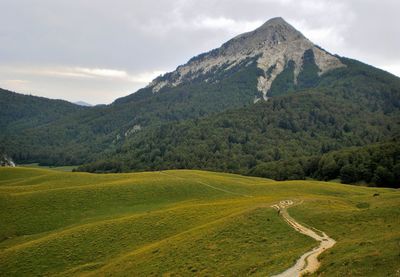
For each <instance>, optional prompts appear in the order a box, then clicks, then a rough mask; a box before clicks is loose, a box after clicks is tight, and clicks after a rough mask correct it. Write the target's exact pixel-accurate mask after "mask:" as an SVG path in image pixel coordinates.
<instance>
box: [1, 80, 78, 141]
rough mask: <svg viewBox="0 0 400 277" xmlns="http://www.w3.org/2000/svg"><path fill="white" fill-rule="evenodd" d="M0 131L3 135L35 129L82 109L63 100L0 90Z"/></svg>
mask: <svg viewBox="0 0 400 277" xmlns="http://www.w3.org/2000/svg"><path fill="white" fill-rule="evenodd" d="M0 107H1V109H0V129H1V130H2V135H4V133H8V132H10V133H14V132H15V131H18V130H26V129H29V128H35V127H37V126H40V125H43V124H49V123H51V122H54V121H57V120H59V119H61V118H63V117H65V116H68V115H69V114H72V113H74V112H78V111H82V110H83V108H81V107H79V106H77V105H74V104H72V103H70V102H67V101H64V100H53V99H48V98H44V97H37V96H32V95H23V94H19V93H15V92H12V91H9V90H5V89H1V88H0Z"/></svg>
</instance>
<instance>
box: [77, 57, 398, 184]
mask: <svg viewBox="0 0 400 277" xmlns="http://www.w3.org/2000/svg"><path fill="white" fill-rule="evenodd" d="M358 65H359V64H357V63H356V64H355V67H354V68H353V73H354V74H351V75H347V76H340V72H341V71H339V70H338V71H336V72H334V73H332V74H331V75H329V74H328V75H327V76H326V77H325V78H326V79H325V80H324V82H326V84H332V83H334V84H335V85H334V86H329V85H326V86H319V87H317V88H314V89H307V90H302V91H296V92H292V93H288V94H286V95H282V96H275V97H273V98H271V99H270V100H269V101H268V102H260V103H257V104H255V105H252V106H248V107H244V108H240V109H234V110H229V111H226V112H223V113H220V114H218V115H215V116H210V117H207V118H203V119H195V120H186V121H181V122H172V123H165V124H161V125H158V126H154V127H152V128H146V129H143V130H140V131H138V132H135V133H132V134H130V135H129V136H127V137H126V138H125V141H124V143H123V144H121V146H120V147H118V148H117V149H116V151H115V152H114V153H109V154H106V155H104V156H103V158H102V159H99V160H97V161H96V162H94V163H90V164H86V165H84V166H81V167H80V168H79V170H83V171H90V172H123V171H132V170H134V171H141V170H161V169H171V168H198V169H208V170H216V171H228V172H236V173H242V174H252V175H257V176H266V177H272V178H274V179H293V178H298V179H299V178H300V179H301V178H305V177H313V178H319V179H326V178H331V179H334V178H338V177H339V178H342V177H343V176H344V175H343V176H342V177H340V176H338V175H335V176H334V174H332V175H329V176H328V177H327V176H325V175H324V174H322V173H318V174H319V175H317V174H316V173H315V172H309V170H308V169H305V168H302V167H301V166H300V165H296V166H295V167H293V170H294V172H296V170H295V169H296V168H297V169H299V170H298V174H297V173H296V174H294V173H293V174H292V173H290V174H289V173H288V175H287V176H285V175H280V173H279V174H278V173H277V172H282V171H279V170H277V171H275V174H272V171H268V170H266V169H265V168H266V167H268V166H271V167H274V168H276V167H277V166H280V165H281V164H284V163H285V162H287V163H289V164H292V163H293V159H294V158H296V157H302V160H304V159H306V160H307V159H308V158H309V157H314V158H315V157H321V155H325V154H326V153H331V152H332V151H335V150H340V149H343V148H346V147H351V146H365V145H369V144H373V143H377V142H382V141H389V140H391V139H393V138H394V137H396V136H398V135H399V134H400V126H399V123H400V113H399V108H400V102H399V99H400V86H399V85H398V80H397V79H394V78H393V79H392V78H388V79H385V76H386V75H385V74H376V71H373V70H365V68H366V67H362V66H360V67H358V68H357V66H358ZM342 72H343V71H342ZM347 74H348V73H347ZM331 78H332V79H333V78H337V79H338V80H337V81H335V82H329V81H328V80H329V79H331ZM382 78H383V79H382ZM393 144H396V142H393ZM385 146H387V144H384V147H385ZM332 153H333V152H332ZM277 161H280V163H279V162H278V163H277ZM266 165H267V166H266ZM300 168H301V170H300ZM385 168H386V169H387V170H389V171H390V172H392V174H394V171H393V170H395V169H396V167H395V166H394V164H393V166H387V167H385ZM348 169H349V167H345V169H343V172H345V171H346V170H348ZM293 170H292V169H291V171H289V172H293ZM379 170H381V168H380V169H379ZM340 171H341V168H340V169H339V171H338V172H340ZM374 172H375V169H374V171H372V173H374ZM393 176H394V175H393ZM354 178H355V180H352V179H351V178H350V179H349V178H347V179H346V178H344V179H343V180H344V181H346V182H358V181H364V182H366V183H376V184H378V185H379V184H380V182H379V181H378V179H376V178H375V179H374V178H372V177H371V178H367V177H362V179H360V178H361V177H354ZM390 184H391V186H393V180H392V181H390Z"/></svg>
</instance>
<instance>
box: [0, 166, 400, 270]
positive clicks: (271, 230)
mask: <svg viewBox="0 0 400 277" xmlns="http://www.w3.org/2000/svg"><path fill="white" fill-rule="evenodd" d="M285 199H291V200H293V201H297V202H298V203H299V205H297V206H294V207H292V208H289V209H288V211H289V213H290V214H291V215H292V216H293V218H295V219H297V220H298V221H299V222H301V223H302V224H304V225H305V226H312V227H315V228H317V229H319V230H322V231H324V232H325V233H327V234H328V235H329V236H330V237H332V238H333V239H335V240H336V242H337V243H336V245H335V246H334V247H333V248H332V249H330V250H328V251H326V252H325V253H324V254H322V256H321V259H322V264H321V267H320V269H319V270H318V272H317V274H319V273H321V274H324V275H329V276H332V275H340V276H344V275H351V276H367V275H369V276H377V275H380V276H382V275H383V276H387V275H389V276H393V275H394V274H395V272H398V270H399V267H398V244H399V241H400V236H399V234H400V229H399V225H398V224H397V223H396V222H395V219H396V218H399V216H400V214H399V210H398V208H397V207H398V206H399V205H400V193H399V192H398V191H396V190H393V189H379V188H366V187H355V186H344V185H341V184H335V183H326V182H316V181H285V182H276V181H272V180H268V179H261V178H254V177H243V176H240V175H232V174H225V173H212V172H204V171H190V170H174V171H161V172H152V173H130V174H107V175H94V174H88V173H65V172H59V171H52V170H43V169H31V168H1V169H0V240H1V242H0V275H2V276H21V275H24V276H37V275H47V276H78V275H80V276H81V275H87V276H105V275H107V276H109V275H112V276H127V275H130V276H132V275H135V276H161V275H163V276H176V275H179V276H193V275H198V276H209V275H210V274H211V275H218V274H219V275H225V276H238V275H240V276H243V275H254V276H266V275H271V274H278V273H280V272H283V271H284V270H285V269H287V268H289V267H290V266H292V265H293V264H294V262H295V261H296V260H297V259H298V258H299V257H300V256H301V255H302V254H303V253H305V252H306V251H308V250H310V249H311V248H313V247H314V246H315V245H316V242H315V241H314V240H312V239H311V238H309V237H307V236H304V235H301V234H299V233H298V232H296V231H295V230H294V229H292V228H291V227H290V226H289V225H288V224H286V222H285V221H284V220H283V219H282V218H281V217H280V216H279V214H277V212H276V210H274V209H273V208H272V207H271V206H272V205H274V204H276V203H278V202H279V201H281V200H285ZM328 215H329V216H328Z"/></svg>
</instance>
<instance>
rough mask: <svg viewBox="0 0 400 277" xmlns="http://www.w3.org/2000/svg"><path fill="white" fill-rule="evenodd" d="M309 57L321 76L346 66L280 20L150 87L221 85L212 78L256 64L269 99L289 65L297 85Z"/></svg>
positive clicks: (264, 95) (260, 87)
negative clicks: (273, 84) (199, 81)
mask: <svg viewBox="0 0 400 277" xmlns="http://www.w3.org/2000/svg"><path fill="white" fill-rule="evenodd" d="M307 54H308V55H311V56H312V58H313V60H314V62H315V64H316V66H317V67H318V70H319V71H318V75H322V74H324V73H325V72H327V71H329V70H331V69H335V68H339V67H343V66H345V65H344V64H343V63H342V62H341V61H340V60H339V58H337V57H336V56H334V55H332V54H330V53H329V52H327V51H325V50H323V49H322V48H320V47H318V46H316V45H315V44H313V43H312V42H311V41H310V40H309V39H307V38H306V37H305V36H304V35H303V34H302V33H300V32H299V31H298V30H296V29H295V28H294V27H293V26H291V25H290V24H289V23H287V22H286V21H285V20H284V19H283V18H281V17H276V18H272V19H270V20H268V21H267V22H266V23H264V24H263V25H262V26H260V27H259V28H257V29H256V30H254V31H251V32H248V33H244V34H241V35H238V36H236V37H235V38H233V39H231V40H229V41H228V42H226V43H225V44H223V45H222V46H221V47H220V48H217V49H214V50H211V51H209V52H207V53H204V54H200V55H198V56H197V57H194V58H192V59H191V60H189V62H188V63H186V64H185V65H182V66H179V67H178V68H177V69H176V70H175V71H173V72H170V73H167V74H165V75H164V76H160V77H158V78H156V79H155V80H154V81H153V82H151V83H150V84H149V86H148V87H149V88H151V89H152V91H153V92H158V91H160V90H161V89H162V88H164V87H176V86H178V85H180V84H183V83H185V82H192V81H195V80H202V81H205V82H213V81H214V82H218V80H213V79H212V76H213V75H215V73H216V72H220V71H229V70H230V69H232V68H234V67H235V66H238V65H243V66H250V65H251V64H253V63H256V64H257V67H258V68H259V69H260V74H259V76H258V84H257V90H258V91H259V92H260V98H261V97H262V98H263V99H265V100H267V99H268V92H269V90H270V88H271V85H272V83H273V81H274V80H275V79H276V77H277V76H278V75H279V74H281V73H282V72H283V71H284V69H285V68H287V67H288V66H289V65H290V66H292V67H293V68H294V69H293V70H294V74H293V76H294V78H293V82H294V84H296V83H297V77H298V76H299V74H300V72H301V71H302V69H303V64H304V60H305V59H306V55H307ZM207 76H210V77H208V78H207Z"/></svg>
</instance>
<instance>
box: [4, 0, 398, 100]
mask: <svg viewBox="0 0 400 277" xmlns="http://www.w3.org/2000/svg"><path fill="white" fill-rule="evenodd" d="M0 11H1V16H0V87H2V88H6V89H10V90H13V91H16V92H21V93H29V94H33V95H40V96H45V97H49V98H61V99H66V100H69V101H78V100H83V101H86V102H89V103H92V104H99V103H110V102H112V101H113V100H115V99H116V98H118V97H121V96H125V95H128V94H130V93H133V92H135V91H136V90H137V89H139V88H141V87H144V86H146V85H147V83H148V82H150V81H151V80H152V79H153V78H155V77H156V76H158V75H160V74H161V73H164V72H166V71H172V70H174V69H175V68H176V67H177V66H178V65H180V64H183V63H185V62H186V61H187V60H189V59H190V58H191V57H192V56H194V55H197V54H200V53H202V52H205V51H208V50H211V49H213V48H216V47H219V46H220V45H221V44H222V43H224V42H225V41H227V40H228V39H230V38H232V37H233V36H235V35H238V34H240V33H243V32H245V31H250V30H253V29H255V28H257V27H258V26H259V25H261V24H262V23H264V22H265V21H267V20H268V19H270V18H272V17H277V16H281V17H283V18H284V19H285V20H286V21H288V22H289V23H290V24H292V25H293V26H294V27H296V28H297V29H298V30H299V31H301V32H302V33H303V34H304V35H305V36H306V37H308V38H309V39H310V40H311V41H313V42H314V43H316V44H318V45H320V46H322V47H323V48H325V49H326V50H328V51H329V52H331V53H334V54H339V55H341V56H346V57H351V58H356V59H358V60H361V61H363V62H365V63H368V64H371V65H374V66H376V67H379V68H382V69H385V70H387V71H389V72H391V73H393V74H395V75H397V76H400V15H399V12H400V0H379V1H377V0H334V1H330V0H197V1H194V0H163V1H162V0H158V1H156V0H134V1H131V0H113V1H111V0H109V1H105V0H35V1H33V0H0Z"/></svg>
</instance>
